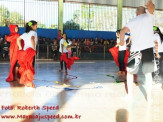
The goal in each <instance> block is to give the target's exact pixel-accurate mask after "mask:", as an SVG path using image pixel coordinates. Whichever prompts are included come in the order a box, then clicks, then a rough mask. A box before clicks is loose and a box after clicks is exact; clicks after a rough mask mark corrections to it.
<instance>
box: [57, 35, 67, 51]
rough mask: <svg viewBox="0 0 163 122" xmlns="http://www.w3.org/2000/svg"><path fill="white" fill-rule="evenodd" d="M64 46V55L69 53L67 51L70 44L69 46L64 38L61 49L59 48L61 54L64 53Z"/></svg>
mask: <svg viewBox="0 0 163 122" xmlns="http://www.w3.org/2000/svg"><path fill="white" fill-rule="evenodd" d="M62 44H63V53H67V52H68V50H67V49H66V48H67V46H68V44H67V42H66V40H64V38H62V39H61V40H60V47H59V52H61V53H62V49H61V48H62V46H61V45H62Z"/></svg>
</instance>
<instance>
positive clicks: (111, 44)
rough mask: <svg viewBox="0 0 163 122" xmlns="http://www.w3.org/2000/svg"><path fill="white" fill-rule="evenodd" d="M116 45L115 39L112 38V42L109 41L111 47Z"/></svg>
mask: <svg viewBox="0 0 163 122" xmlns="http://www.w3.org/2000/svg"><path fill="white" fill-rule="evenodd" d="M114 46H115V42H114V40H113V39H111V40H110V43H109V48H112V47H114Z"/></svg>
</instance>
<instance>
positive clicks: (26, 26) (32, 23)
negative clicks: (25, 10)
mask: <svg viewBox="0 0 163 122" xmlns="http://www.w3.org/2000/svg"><path fill="white" fill-rule="evenodd" d="M36 24H37V22H36V21H34V20H31V21H29V22H28V23H26V25H25V32H26V33H28V32H29V31H31V30H33V29H32V28H31V26H32V25H36Z"/></svg>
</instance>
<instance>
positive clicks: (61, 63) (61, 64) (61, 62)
mask: <svg viewBox="0 0 163 122" xmlns="http://www.w3.org/2000/svg"><path fill="white" fill-rule="evenodd" d="M61 54H62V53H60V56H61ZM66 55H67V57H68V53H66ZM63 62H64V61H60V66H61V70H63ZM64 65H65V70H66V71H67V66H66V65H67V64H66V62H64Z"/></svg>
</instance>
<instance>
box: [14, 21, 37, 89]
mask: <svg viewBox="0 0 163 122" xmlns="http://www.w3.org/2000/svg"><path fill="white" fill-rule="evenodd" d="M36 30H37V22H36V21H34V20H31V21H29V22H28V23H27V24H26V27H25V33H24V34H22V35H21V36H20V37H19V38H18V39H17V43H18V47H19V50H20V51H19V53H18V55H19V56H18V63H19V64H20V68H19V73H20V75H21V77H20V84H23V85H25V86H26V87H33V88H34V87H35V85H34V83H33V78H34V74H35V72H34V65H33V62H34V57H35V54H36V44H37V33H36V32H35V31H36ZM21 39H23V40H24V49H23V50H22V46H21V42H20V40H21Z"/></svg>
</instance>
